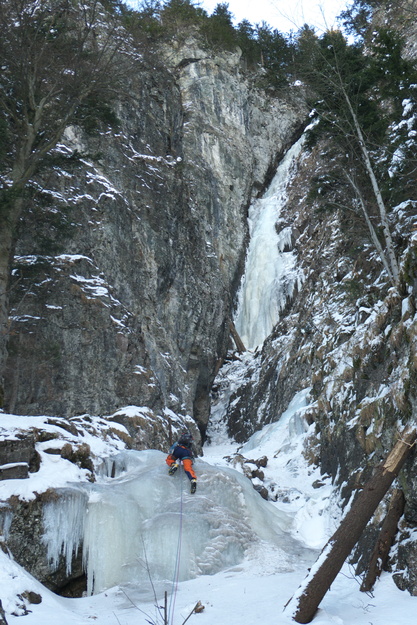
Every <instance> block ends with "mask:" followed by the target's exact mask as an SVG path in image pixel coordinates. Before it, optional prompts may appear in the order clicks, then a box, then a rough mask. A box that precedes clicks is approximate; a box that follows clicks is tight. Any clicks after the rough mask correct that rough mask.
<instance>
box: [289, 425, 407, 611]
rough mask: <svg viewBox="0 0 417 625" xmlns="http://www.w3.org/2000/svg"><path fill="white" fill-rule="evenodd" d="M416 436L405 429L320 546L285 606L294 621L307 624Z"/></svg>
mask: <svg viewBox="0 0 417 625" xmlns="http://www.w3.org/2000/svg"><path fill="white" fill-rule="evenodd" d="M416 437H417V431H416V429H415V428H406V429H405V430H404V432H403V433H402V435H401V437H400V438H399V440H398V441H397V442H396V444H395V445H394V447H393V449H392V451H391V452H390V453H389V454H388V456H387V457H386V459H385V460H384V461H383V462H382V463H381V464H380V465H379V466H378V467H376V469H375V471H374V474H373V476H372V477H371V479H370V480H369V481H368V482H367V484H366V485H365V486H364V488H363V490H362V491H361V492H360V493H359V495H358V496H357V498H356V499H355V501H354V502H353V504H352V507H351V508H350V510H349V511H348V512H347V514H346V516H345V517H344V519H343V520H342V522H341V524H340V526H339V528H338V529H337V530H336V532H335V533H334V534H333V536H332V538H331V539H330V540H329V542H328V543H327V544H326V546H325V547H324V549H323V551H322V553H321V555H320V556H319V558H318V560H317V561H316V563H315V564H314V565H313V567H312V568H311V570H310V572H309V574H308V575H307V577H306V579H305V580H304V582H303V584H302V585H301V586H300V588H299V589H298V591H297V592H296V593H295V595H294V596H293V597H292V598H291V599H290V601H289V602H288V603H287V605H286V612H287V613H291V615H292V618H293V619H294V620H295V621H296V622H297V623H310V622H311V620H312V619H313V617H314V615H315V613H316V611H317V608H318V606H319V604H320V602H321V600H322V599H323V597H324V595H325V594H326V592H327V591H328V589H329V588H330V585H331V584H332V582H333V581H334V579H335V577H336V576H337V574H338V573H339V571H340V569H341V568H342V566H343V563H344V561H345V560H346V558H347V557H348V555H349V554H350V552H351V551H352V549H353V547H354V546H355V544H356V543H357V542H358V540H359V538H360V536H361V534H362V532H363V530H364V529H365V527H366V525H367V523H368V521H369V520H370V519H371V517H372V515H373V514H374V512H375V510H376V508H377V506H378V504H379V503H380V501H381V499H382V498H383V497H384V495H385V493H386V492H387V491H388V489H389V487H390V486H391V484H392V482H393V481H394V479H395V478H396V477H397V475H398V473H399V472H400V470H401V468H402V466H403V464H404V462H405V460H406V458H407V456H408V454H409V453H410V450H411V448H412V447H413V445H414V443H415V441H416Z"/></svg>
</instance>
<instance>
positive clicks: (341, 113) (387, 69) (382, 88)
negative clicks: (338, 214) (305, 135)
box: [302, 30, 415, 286]
mask: <svg viewBox="0 0 417 625" xmlns="http://www.w3.org/2000/svg"><path fill="white" fill-rule="evenodd" d="M310 44H312V45H310V53H311V62H310V64H309V65H308V66H307V67H304V68H303V70H302V74H303V77H304V80H305V81H306V82H308V84H309V85H310V87H311V89H312V92H313V93H314V107H315V110H316V113H317V119H318V122H319V123H318V125H317V126H316V127H315V129H314V130H313V132H312V134H315V135H318V134H320V135H321V136H325V137H327V140H328V141H330V142H331V144H332V145H333V150H334V157H335V160H334V162H335V163H336V167H335V171H337V175H335V176H334V178H333V181H331V179H330V176H329V173H327V174H326V178H327V182H325V183H324V186H323V187H322V188H321V192H322V194H323V195H325V188H326V185H327V189H330V190H331V193H332V197H333V199H334V198H335V196H337V190H336V191H335V190H334V187H335V186H337V184H339V190H340V188H341V186H342V185H343V182H340V181H341V180H343V181H344V185H345V187H344V196H345V200H346V196H348V197H349V196H350V202H351V208H352V209H356V210H357V211H358V212H360V213H361V214H362V216H363V217H364V219H365V222H366V224H367V227H368V230H369V233H370V238H371V240H372V242H373V244H374V246H375V248H376V250H377V251H378V254H379V256H380V258H381V261H382V263H383V265H384V267H385V269H386V271H387V273H388V276H389V279H390V281H391V283H392V285H394V286H398V284H399V267H398V261H397V254H396V250H395V246H394V242H393V238H392V234H391V229H392V227H391V224H390V220H389V212H390V210H391V205H390V196H389V193H387V189H388V187H389V173H388V170H387V167H385V168H384V167H382V166H381V165H382V163H383V159H382V154H383V153H384V151H386V150H388V149H389V147H390V146H389V129H390V128H391V127H392V124H393V123H394V120H395V119H396V118H398V116H399V115H401V110H400V109H401V100H402V97H401V96H400V93H401V90H402V91H403V94H405V93H406V92H407V89H408V88H410V86H411V83H412V82H413V80H414V76H415V71H414V66H413V64H412V63H410V62H406V61H405V60H404V59H403V56H402V46H401V41H400V40H399V39H398V37H397V36H396V35H395V33H389V32H388V31H384V30H381V31H379V33H377V35H375V36H374V38H373V40H372V41H371V42H369V43H368V44H367V47H366V49H365V47H364V45H363V44H362V43H361V42H360V41H357V42H355V43H354V44H349V43H348V42H347V41H346V39H345V38H344V37H343V35H342V34H341V33H340V32H338V31H331V32H327V33H325V34H324V35H323V36H322V37H321V38H320V39H318V40H317V41H316V43H315V44H314V42H313V43H312V42H311V40H310ZM407 83H408V87H406V85H407ZM312 104H313V101H312ZM337 178H338V179H339V183H337ZM332 186H333V189H331V187H332ZM349 189H350V191H349ZM339 200H340V198H339ZM334 203H335V205H337V204H338V202H337V201H335V202H334ZM339 203H340V202H339Z"/></svg>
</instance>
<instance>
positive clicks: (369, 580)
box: [361, 489, 405, 592]
mask: <svg viewBox="0 0 417 625" xmlns="http://www.w3.org/2000/svg"><path fill="white" fill-rule="evenodd" d="M404 507H405V498H404V493H403V491H402V490H400V489H395V490H394V492H393V494H392V497H391V501H390V505H389V508H388V512H387V516H386V517H385V520H384V522H383V524H382V527H381V531H380V533H379V536H378V539H377V541H376V543H375V547H374V550H373V552H372V555H371V558H370V560H369V565H368V572H367V573H366V575H365V577H364V579H363V582H362V584H361V590H362V592H369V591H370V590H372V588H373V586H374V584H375V581H376V578H377V577H379V576H380V575H381V573H382V571H383V569H384V567H385V564H386V562H387V560H388V554H389V551H390V549H391V546H392V544H393V542H394V538H395V534H396V533H397V529H398V521H399V520H400V518H401V517H402V515H403V514H404Z"/></svg>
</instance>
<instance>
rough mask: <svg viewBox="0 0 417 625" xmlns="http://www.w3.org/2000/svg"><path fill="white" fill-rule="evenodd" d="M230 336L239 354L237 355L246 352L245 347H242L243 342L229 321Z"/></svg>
mask: <svg viewBox="0 0 417 625" xmlns="http://www.w3.org/2000/svg"><path fill="white" fill-rule="evenodd" d="M230 334H231V335H232V337H233V340H234V342H235V345H236V349H237V351H238V352H239V354H243V352H246V347H245V346H244V344H243V341H242V339H241V338H240V336H239V333H238V331H237V330H236V326H235V324H234V323H233V321H232V320H230Z"/></svg>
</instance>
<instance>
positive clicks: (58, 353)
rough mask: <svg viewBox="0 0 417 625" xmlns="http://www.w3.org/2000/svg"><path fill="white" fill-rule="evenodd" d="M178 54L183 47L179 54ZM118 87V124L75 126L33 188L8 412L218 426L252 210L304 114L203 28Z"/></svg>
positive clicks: (19, 271) (16, 300)
mask: <svg viewBox="0 0 417 625" xmlns="http://www.w3.org/2000/svg"><path fill="white" fill-rule="evenodd" d="M168 52H169V53H168ZM165 57H166V60H165V63H164V65H162V64H159V65H158V66H154V67H151V66H149V65H148V66H144V67H143V71H142V72H141V73H140V74H139V75H137V76H132V77H131V80H130V82H129V84H127V85H126V93H125V94H121V95H120V99H119V102H118V106H117V111H116V113H117V115H118V118H119V120H120V125H119V127H118V128H117V129H116V130H114V129H113V130H112V131H110V130H109V131H107V132H102V133H100V134H98V135H96V136H94V137H87V136H86V135H85V134H83V133H82V132H81V130H80V129H79V128H77V127H71V128H68V129H67V131H66V134H65V137H63V141H62V144H61V145H60V146H59V148H58V149H57V151H56V152H57V153H56V156H60V155H61V156H62V155H69V154H71V153H72V152H74V151H75V150H77V151H78V152H80V153H81V154H82V159H81V162H79V163H72V164H71V162H69V161H64V162H62V163H59V161H58V159H57V160H56V164H54V165H53V167H51V169H48V171H43V172H42V174H41V175H40V176H39V178H38V179H37V180H35V181H34V182H33V189H34V193H33V198H32V199H30V200H29V199H28V201H27V207H26V211H25V216H24V218H23V220H22V223H21V228H20V238H19V243H18V247H17V254H16V258H15V269H14V283H13V285H12V305H13V308H12V311H11V328H10V344H9V359H8V366H7V372H6V384H5V388H6V398H5V406H4V407H5V409H6V410H8V411H11V412H16V413H18V414H19V413H20V414H40V413H43V414H57V415H61V416H67V415H73V414H77V413H85V412H89V413H94V414H102V413H109V412H111V411H114V410H116V409H118V408H120V407H121V406H124V405H129V404H136V405H146V406H149V407H151V408H153V409H155V410H163V409H166V408H169V409H172V410H173V411H175V412H177V413H180V414H191V415H194V417H195V418H196V420H197V422H198V423H199V425H200V428H201V429H202V431H204V428H205V424H206V422H207V418H208V409H209V390H210V386H211V382H212V379H213V375H214V371H215V368H216V363H217V362H218V361H219V359H221V358H222V356H223V355H224V353H225V350H226V346H227V343H228V340H229V338H228V320H229V318H230V314H231V309H232V302H233V297H234V294H235V291H236V288H237V283H238V278H239V276H240V272H241V268H242V260H243V258H244V252H245V237H246V210H247V206H248V203H249V201H250V198H251V197H252V196H253V195H254V194H255V193H257V192H258V191H259V189H261V188H262V186H263V185H264V183H265V181H266V180H267V178H268V176H269V175H270V172H271V171H272V170H273V168H274V166H275V164H276V161H277V159H278V158H279V155H280V154H281V152H282V150H283V148H284V147H285V146H286V145H288V144H289V143H290V142H291V141H292V140H293V138H294V136H295V135H296V134H297V132H299V129H300V127H301V126H302V123H303V119H304V118H305V113H306V111H305V109H304V106H303V104H302V98H301V96H300V95H299V93H298V89H297V87H294V88H293V89H290V90H287V93H286V94H285V96H284V95H283V96H282V97H274V96H270V95H267V94H265V93H264V92H263V91H260V90H258V89H257V88H256V87H255V86H254V79H255V77H250V76H249V75H246V74H245V73H244V72H243V69H242V66H241V61H240V53H239V52H238V51H236V52H235V53H227V52H225V53H221V54H217V55H215V54H213V53H210V52H208V51H207V50H203V49H200V48H199V46H198V44H197V42H196V40H195V39H194V38H192V37H190V39H189V40H188V41H187V42H185V44H184V43H183V44H181V45H179V44H178V45H176V44H173V47H171V48H170V50H169V51H167V50H165Z"/></svg>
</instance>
